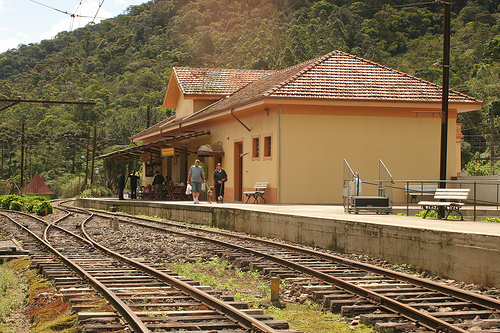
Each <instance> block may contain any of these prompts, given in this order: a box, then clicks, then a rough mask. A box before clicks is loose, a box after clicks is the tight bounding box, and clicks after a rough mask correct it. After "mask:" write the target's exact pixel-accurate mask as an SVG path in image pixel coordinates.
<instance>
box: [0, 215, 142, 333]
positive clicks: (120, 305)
mask: <svg viewBox="0 0 500 333" xmlns="http://www.w3.org/2000/svg"><path fill="white" fill-rule="evenodd" d="M0 215H2V216H5V217H6V218H8V219H9V220H10V221H12V222H13V223H15V224H17V225H18V226H19V227H20V228H22V229H23V230H25V231H26V232H28V233H29V234H30V235H32V237H34V238H35V239H36V240H37V241H38V242H39V243H40V244H42V245H43V246H45V247H46V248H47V249H48V250H49V252H51V253H52V254H54V255H55V256H56V257H58V258H59V260H61V261H62V262H63V263H64V264H65V265H66V266H67V267H69V268H70V269H71V270H72V271H73V272H75V273H76V274H77V275H78V276H80V277H81V278H82V279H84V280H86V281H87V282H88V283H89V284H90V285H91V286H92V287H93V288H94V289H95V290H97V291H98V292H99V293H100V294H101V295H103V297H104V298H105V299H106V300H107V301H108V302H109V303H110V304H111V305H112V306H113V308H114V309H115V310H116V311H117V312H118V313H120V315H122V317H123V318H124V319H125V320H126V321H127V323H128V325H130V327H131V328H132V329H133V330H134V332H137V333H151V331H150V330H149V329H148V328H147V327H146V325H145V324H144V323H143V322H142V320H141V319H140V318H139V317H138V316H137V315H136V314H135V313H134V311H132V309H130V308H129V307H128V306H127V305H126V304H125V303H124V302H123V301H122V300H121V299H120V298H118V297H117V296H116V295H115V294H114V293H113V292H112V291H110V290H109V289H108V288H107V287H106V286H105V285H104V284H102V283H101V282H99V281H98V280H97V279H95V278H94V277H93V276H92V275H90V274H89V273H87V272H86V271H85V270H84V269H83V268H81V267H80V266H79V265H78V264H76V263H75V262H73V261H72V260H70V259H68V258H66V257H65V256H64V255H63V254H62V253H60V252H59V251H57V250H56V249H55V248H54V247H53V246H52V245H50V243H49V242H48V241H46V240H44V239H42V238H40V237H39V236H38V235H36V234H35V233H33V232H32V231H31V230H29V229H28V228H26V227H25V226H23V225H21V224H20V223H18V222H16V221H15V220H14V219H12V218H11V217H10V216H8V215H6V214H4V213H0ZM26 215H28V214H26ZM29 216H30V217H32V218H33V217H34V216H31V215H29ZM35 219H39V218H38V217H35ZM43 222H44V223H45V224H47V222H46V221H43ZM51 226H53V225H52V224H48V225H47V228H46V229H45V231H44V238H45V237H46V235H47V230H48V229H49V228H50V227H51ZM55 227H57V228H58V229H60V230H63V231H65V232H68V233H70V234H72V235H74V236H76V237H78V238H79V239H83V238H81V237H79V236H78V235H75V234H73V233H71V232H69V231H68V230H66V229H64V228H61V227H58V226H55ZM86 243H87V244H88V243H89V242H88V241H86ZM90 244H91V243H90Z"/></svg>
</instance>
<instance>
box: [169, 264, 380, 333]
mask: <svg viewBox="0 0 500 333" xmlns="http://www.w3.org/2000/svg"><path fill="white" fill-rule="evenodd" d="M167 268H170V269H172V270H174V271H175V272H177V273H178V274H179V275H182V276H185V277H188V278H191V279H193V280H196V281H198V282H200V283H201V284H204V285H210V286H212V287H213V288H215V289H218V290H223V291H227V292H228V293H229V294H232V295H233V296H234V299H235V300H237V301H245V302H247V303H249V305H251V306H253V307H256V308H257V307H264V308H265V307H267V306H268V305H269V304H270V294H271V287H270V281H269V279H268V277H267V276H262V275H261V274H260V273H259V272H258V271H248V272H245V271H242V270H241V269H238V268H233V267H231V265H230V264H229V263H228V262H227V261H224V260H221V259H215V260H211V261H202V260H201V259H199V260H197V261H196V262H194V263H168V264H167ZM280 287H281V289H283V290H286V289H287V288H289V287H290V283H289V282H288V281H287V280H282V282H281V286H280ZM265 311H266V313H267V314H269V315H271V316H273V317H274V318H275V319H283V320H287V321H288V322H289V324H290V328H291V329H297V330H300V331H303V332H306V333H331V332H336V333H368V332H372V329H371V328H369V327H366V326H364V325H357V326H356V329H354V330H353V329H352V328H349V325H347V324H345V323H344V322H341V321H339V320H340V315H334V314H332V313H324V312H323V311H322V309H321V306H319V305H317V304H311V303H306V304H295V303H286V308H285V309H278V308H276V307H269V308H268V310H265Z"/></svg>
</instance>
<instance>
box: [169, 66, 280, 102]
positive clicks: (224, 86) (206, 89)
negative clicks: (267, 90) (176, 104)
mask: <svg viewBox="0 0 500 333" xmlns="http://www.w3.org/2000/svg"><path fill="white" fill-rule="evenodd" d="M173 71H174V74H175V77H176V79H177V82H178V83H179V86H180V89H181V91H182V92H183V94H184V95H230V94H232V93H233V92H235V91H236V90H238V89H240V88H241V87H244V86H246V85H247V84H249V83H250V82H253V81H255V80H258V79H260V78H262V77H265V76H268V75H271V74H273V73H275V72H276V71H271V70H247V69H226V68H191V67H174V68H173Z"/></svg>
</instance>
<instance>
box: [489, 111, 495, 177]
mask: <svg viewBox="0 0 500 333" xmlns="http://www.w3.org/2000/svg"><path fill="white" fill-rule="evenodd" d="M494 105H495V104H494V103H490V123H491V124H490V126H491V133H490V154H491V175H492V176H493V175H494V174H495V140H494V138H493V135H494V132H495V124H494V121H495V107H494Z"/></svg>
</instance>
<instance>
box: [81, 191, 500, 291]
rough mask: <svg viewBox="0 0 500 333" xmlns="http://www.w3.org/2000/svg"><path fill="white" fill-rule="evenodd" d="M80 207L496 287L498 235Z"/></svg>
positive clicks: (198, 209)
mask: <svg viewBox="0 0 500 333" xmlns="http://www.w3.org/2000/svg"><path fill="white" fill-rule="evenodd" d="M76 205H77V206H79V207H83V208H95V209H102V210H109V208H110V207H111V206H115V207H118V210H119V211H122V212H126V213H130V214H142V215H148V216H158V217H162V218H165V219H168V220H173V221H182V222H192V223H196V224H204V225H211V226H214V227H218V228H222V229H227V230H235V231H242V232H246V233H249V234H252V235H258V236H263V237H268V238H281V239H284V240H288V241H292V242H296V243H300V244H305V245H309V246H317V247H320V248H325V249H330V250H334V251H338V252H341V253H351V254H359V255H368V256H371V257H376V258H381V259H383V260H386V261H388V262H389V263H393V264H399V265H401V264H406V265H411V266H412V267H414V268H416V269H418V270H422V271H426V272H428V273H429V274H432V275H439V276H442V277H443V278H448V279H454V280H457V281H463V282H467V283H475V284H481V285H484V286H495V287H500V266H499V265H498V263H499V262H500V237H498V236H495V235H487V234H472V233H464V232H451V231H441V230H432V229H425V228H424V229H423V228H416V227H412V226H411V225H408V226H401V225H390V224H376V223H365V222H360V221H351V220H349V219H348V218H345V219H339V218H323V217H307V216H298V215H293V214H283V213H273V212H264V211H259V210H258V209H255V208H252V207H249V208H248V209H239V208H234V207H228V206H218V205H210V206H208V205H186V204H177V203H174V202H151V201H132V200H126V201H118V200H102V199H90V198H79V199H77V201H76Z"/></svg>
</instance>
